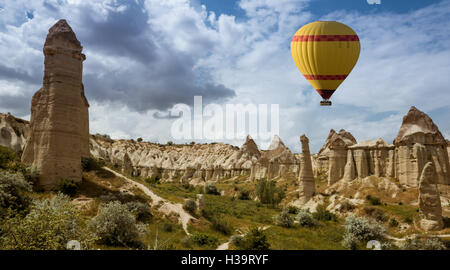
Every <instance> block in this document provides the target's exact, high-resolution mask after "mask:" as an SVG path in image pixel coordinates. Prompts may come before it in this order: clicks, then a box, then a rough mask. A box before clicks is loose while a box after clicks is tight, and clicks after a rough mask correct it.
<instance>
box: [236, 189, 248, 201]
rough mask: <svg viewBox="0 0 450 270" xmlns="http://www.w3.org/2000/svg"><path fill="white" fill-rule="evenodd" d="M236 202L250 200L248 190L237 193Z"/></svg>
mask: <svg viewBox="0 0 450 270" xmlns="http://www.w3.org/2000/svg"><path fill="white" fill-rule="evenodd" d="M237 198H238V200H243V201H245V200H250V191H248V190H241V191H239V194H238V196H237Z"/></svg>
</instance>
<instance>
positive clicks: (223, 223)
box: [211, 215, 234, 235]
mask: <svg viewBox="0 0 450 270" xmlns="http://www.w3.org/2000/svg"><path fill="white" fill-rule="evenodd" d="M211 228H212V229H213V230H215V231H218V232H221V233H223V234H225V235H230V234H231V233H232V232H233V230H234V228H233V225H231V223H230V221H229V220H228V219H227V218H226V217H225V216H223V215H218V216H213V217H212V218H211Z"/></svg>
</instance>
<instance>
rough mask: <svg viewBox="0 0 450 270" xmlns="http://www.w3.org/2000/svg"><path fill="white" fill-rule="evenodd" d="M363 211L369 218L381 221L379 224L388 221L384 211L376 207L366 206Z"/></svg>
mask: <svg viewBox="0 0 450 270" xmlns="http://www.w3.org/2000/svg"><path fill="white" fill-rule="evenodd" d="M363 211H364V213H366V214H367V215H368V216H370V217H372V218H374V219H375V220H376V221H379V222H386V221H387V219H388V218H387V217H386V214H385V212H384V211H383V210H381V209H378V208H375V207H369V206H364V208H363Z"/></svg>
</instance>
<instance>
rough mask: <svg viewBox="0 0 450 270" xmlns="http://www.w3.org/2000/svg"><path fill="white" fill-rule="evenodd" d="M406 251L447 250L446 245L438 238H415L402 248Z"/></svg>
mask: <svg viewBox="0 0 450 270" xmlns="http://www.w3.org/2000/svg"><path fill="white" fill-rule="evenodd" d="M401 248H402V249H406V250H445V249H447V248H446V246H445V245H444V243H443V242H442V241H441V240H440V239H439V238H437V237H430V238H428V237H425V238H422V239H421V238H420V237H418V236H415V237H414V238H412V239H407V240H406V241H405V242H404V244H403V245H402V246H401Z"/></svg>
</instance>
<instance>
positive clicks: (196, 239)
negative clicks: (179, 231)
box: [182, 233, 219, 247]
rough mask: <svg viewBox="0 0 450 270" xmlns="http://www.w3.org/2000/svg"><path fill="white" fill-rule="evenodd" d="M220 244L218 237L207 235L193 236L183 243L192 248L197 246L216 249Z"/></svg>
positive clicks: (198, 234)
mask: <svg viewBox="0 0 450 270" xmlns="http://www.w3.org/2000/svg"><path fill="white" fill-rule="evenodd" d="M218 243H219V240H218V239H217V238H216V237H214V236H211V235H208V234H205V233H194V234H191V235H190V236H188V237H186V239H184V240H183V241H182V244H183V245H185V246H191V245H192V244H194V245H197V246H207V247H216V246H217V244H218Z"/></svg>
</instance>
